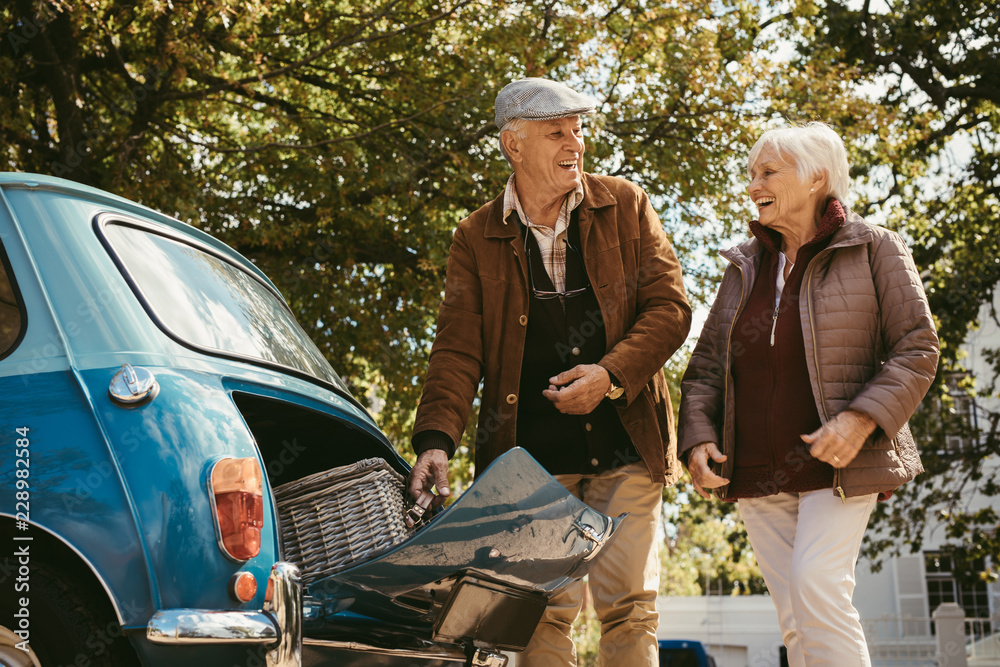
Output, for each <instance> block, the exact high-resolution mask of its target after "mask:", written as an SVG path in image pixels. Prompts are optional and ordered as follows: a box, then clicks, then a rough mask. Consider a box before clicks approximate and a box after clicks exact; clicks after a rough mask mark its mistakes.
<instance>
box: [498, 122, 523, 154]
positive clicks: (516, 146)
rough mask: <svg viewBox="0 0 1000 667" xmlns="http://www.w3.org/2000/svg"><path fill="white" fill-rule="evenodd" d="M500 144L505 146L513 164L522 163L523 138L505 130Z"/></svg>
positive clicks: (501, 135)
mask: <svg viewBox="0 0 1000 667" xmlns="http://www.w3.org/2000/svg"><path fill="white" fill-rule="evenodd" d="M500 143H501V144H503V148H504V150H505V151H507V156H508V157H509V158H510V161H511V162H520V161H521V138H520V137H518V136H517V132H511V131H510V130H504V131H503V132H501V133H500Z"/></svg>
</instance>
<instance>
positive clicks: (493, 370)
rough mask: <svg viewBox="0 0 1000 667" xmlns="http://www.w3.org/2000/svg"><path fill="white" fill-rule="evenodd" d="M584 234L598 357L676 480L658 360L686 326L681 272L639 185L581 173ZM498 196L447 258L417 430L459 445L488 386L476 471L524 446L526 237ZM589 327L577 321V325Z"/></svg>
mask: <svg viewBox="0 0 1000 667" xmlns="http://www.w3.org/2000/svg"><path fill="white" fill-rule="evenodd" d="M583 193H584V194H583V201H582V202H581V203H580V206H579V207H578V209H577V211H578V212H579V225H580V241H581V246H582V248H581V250H582V253H583V258H584V263H585V264H586V267H587V273H588V277H589V279H590V282H591V284H592V285H593V286H594V293H595V295H596V296H597V302H598V304H599V305H600V308H601V315H602V317H603V320H604V327H605V334H606V338H607V353H606V354H605V355H604V357H603V358H602V359H601V360H600V362H599V363H600V365H601V366H603V367H604V368H606V369H607V370H608V371H610V372H611V373H612V374H614V376H615V377H616V378H618V381H619V383H620V384H621V386H622V387H624V389H625V394H624V396H625V401H624V402H625V405H624V406H620V407H619V406H616V407H618V414H619V416H620V417H621V420H622V425H623V426H624V427H625V430H626V431H627V432H628V434H629V436H630V437H631V439H632V443H633V444H634V445H635V448H636V450H637V451H638V452H639V455H640V456H641V457H642V459H643V461H644V462H645V464H646V468H647V469H648V470H649V474H650V478H651V479H652V480H653V481H654V482H655V481H658V482H664V483H666V484H672V483H673V482H674V481H676V479H677V477H679V476H680V473H681V467H680V464H679V463H678V461H677V448H676V439H675V435H674V428H673V411H672V409H671V406H670V396H669V393H668V391H667V383H666V379H665V378H664V375H663V365H664V363H666V361H667V359H669V358H670V355H672V354H673V353H674V352H675V351H676V350H677V348H678V347H680V346H681V344H682V343H683V342H684V340H685V338H686V337H687V334H688V330H689V329H690V327H691V308H690V306H688V302H687V297H686V296H685V293H684V285H683V283H682V281H681V268H680V263H679V262H678V261H677V257H676V256H675V254H674V251H673V248H672V247H671V244H670V241H669V240H668V239H667V236H666V234H665V233H664V232H663V227H662V225H661V223H660V221H659V218H658V217H657V215H656V212H655V211H654V210H653V207H652V205H651V204H650V203H649V198H648V197H647V196H646V193H645V192H643V191H642V189H640V188H639V187H638V186H636V185H634V184H632V183H629V182H628V181H625V180H623V179H620V178H613V177H609V176H596V175H594V174H584V176H583ZM502 213H503V195H502V194H501V195H500V197H498V198H497V199H495V200H493V201H492V202H490V203H488V204H486V205H485V206H483V207H482V208H480V209H479V210H478V211H475V212H474V213H473V214H472V215H470V216H469V217H468V218H466V219H465V220H462V221H461V222H460V223H459V225H458V229H457V230H456V231H455V238H454V241H453V242H452V246H451V250H450V253H449V256H448V272H447V279H446V285H445V297H444V301H443V302H442V303H441V309H440V311H439V312H438V323H437V335H436V337H435V338H434V346H433V348H432V349H431V357H430V364H429V366H428V369H427V375H426V378H425V380H424V388H423V394H422V395H421V397H420V404H419V406H418V407H417V416H416V420H415V423H414V427H413V434H414V439H415V440H416V438H417V436H418V435H419V434H421V433H422V432H426V431H440V432H442V433H444V434H445V435H447V436H448V438H450V439H451V441H452V443H453V444H457V443H459V442H460V441H461V437H462V433H463V432H464V431H465V425H466V422H467V421H468V419H469V412H470V409H471V406H472V401H473V399H474V398H475V395H476V389H477V387H478V386H479V383H480V381H482V383H483V395H482V406H481V407H480V410H479V426H478V429H477V432H476V456H475V459H476V469H477V470H480V471H481V470H484V469H485V467H486V466H487V465H488V464H489V463H490V462H491V461H493V460H494V459H495V458H496V457H498V456H500V454H502V453H504V452H505V451H507V450H509V449H511V448H513V447H515V446H517V433H516V424H517V404H518V395H517V393H518V389H519V381H520V376H521V359H522V357H523V353H524V341H525V333H526V326H527V323H528V287H527V285H528V277H527V265H526V264H525V260H524V258H525V254H524V241H523V239H522V238H521V233H520V230H519V228H518V225H516V224H513V223H511V224H506V223H504V221H503V215H502ZM581 330H582V327H581Z"/></svg>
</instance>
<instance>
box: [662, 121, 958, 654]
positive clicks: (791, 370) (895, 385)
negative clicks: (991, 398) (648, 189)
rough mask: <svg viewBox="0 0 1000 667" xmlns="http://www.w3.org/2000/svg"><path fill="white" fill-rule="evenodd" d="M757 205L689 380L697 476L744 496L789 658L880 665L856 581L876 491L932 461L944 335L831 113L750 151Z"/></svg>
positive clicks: (690, 437)
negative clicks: (916, 433)
mask: <svg viewBox="0 0 1000 667" xmlns="http://www.w3.org/2000/svg"><path fill="white" fill-rule="evenodd" d="M748 175H749V178H750V185H749V187H748V188H747V190H748V192H749V194H750V198H751V200H752V201H753V204H754V206H755V207H756V208H757V213H758V217H759V219H758V220H754V221H752V222H751V223H750V231H751V233H752V235H753V238H752V239H750V240H749V241H746V242H744V243H742V244H741V245H739V246H737V247H735V248H732V249H730V250H727V251H725V252H723V253H722V255H723V256H724V257H725V258H726V259H727V260H729V262H730V266H729V267H728V268H727V270H726V272H725V275H724V276H723V279H722V284H721V286H720V287H719V292H718V294H717V296H716V300H715V303H714V305H713V306H712V310H711V312H710V314H709V316H708V318H707V320H706V323H705V326H704V329H703V330H702V333H701V336H700V338H699V339H698V344H697V346H696V348H695V350H694V353H693V354H692V357H691V362H690V365H689V366H688V369H687V372H686V373H685V374H684V379H683V382H682V390H683V399H682V401H681V407H680V424H679V440H680V444H679V449H680V451H681V454H682V456H683V457H685V460H686V462H687V466H688V470H689V472H690V473H691V478H692V480H693V481H694V486H695V489H696V490H697V491H698V493H700V494H701V495H702V496H704V497H705V498H708V497H709V494H708V492H707V491H706V489H714V491H715V494H716V495H717V496H718V497H719V498H722V499H724V500H737V501H738V502H739V508H740V512H741V514H742V516H743V521H744V523H745V525H746V529H747V534H748V536H749V538H750V543H751V545H752V546H753V549H754V554H755V555H756V557H757V562H758V564H759V565H760V569H761V572H762V573H763V575H764V581H765V582H766V583H767V588H768V590H769V591H770V593H771V597H772V598H773V600H774V604H775V607H776V608H777V610H778V617H779V621H780V623H781V629H782V635H783V638H784V642H785V646H786V647H787V650H788V662H789V664H790V665H792V667H802V666H803V665H810V666H815V665H831V666H835V667H849V666H852V665H869V664H870V661H869V657H868V649H867V646H866V644H865V637H864V634H863V632H862V629H861V624H860V623H859V618H858V613H857V610H855V608H854V606H853V604H852V602H851V597H852V594H853V592H854V584H855V579H854V568H855V564H856V562H857V558H858V552H859V550H860V547H861V539H862V537H863V535H864V532H865V528H866V526H867V524H868V517H869V515H870V514H871V511H872V508H873V507H874V505H875V502H876V500H877V499H879V498H886V497H888V496H889V495H890V494H891V493H892V491H893V489H895V488H896V487H897V486H899V485H900V484H902V483H904V482H907V481H909V480H911V479H913V478H914V477H915V476H916V475H917V474H918V473H920V472H921V471H922V470H923V468H922V466H921V464H920V458H919V456H918V454H917V451H916V447H915V445H914V443H913V440H912V438H910V437H909V428H908V427H907V426H906V422H907V420H908V419H909V417H910V415H911V414H912V413H913V411H914V410H915V409H916V407H917V404H918V403H919V402H920V400H921V399H922V398H923V396H924V393H925V392H926V391H927V389H928V388H929V387H930V384H931V381H932V379H933V378H934V373H935V368H936V366H937V356H938V340H937V334H936V332H935V330H934V324H933V321H932V319H931V314H930V311H929V309H928V306H927V298H926V296H925V295H924V291H923V287H922V286H921V281H920V276H919V275H918V273H917V270H916V268H915V267H914V264H913V261H912V259H911V258H910V255H909V253H908V251H907V249H906V247H905V246H904V245H903V241H902V240H901V239H900V237H899V236H898V235H897V234H895V233H893V232H891V231H888V230H886V229H882V228H880V227H877V226H875V225H872V224H869V223H867V222H865V221H864V220H863V219H862V218H861V217H859V216H858V215H857V214H855V213H854V212H852V211H850V210H848V209H847V208H846V205H845V203H844V202H845V198H846V196H847V193H848V188H849V183H850V181H849V176H848V164H847V155H846V151H845V150H844V144H843V142H842V141H841V139H840V137H839V136H837V134H836V133H835V132H834V131H833V130H831V129H830V128H829V127H828V126H826V125H824V124H822V123H810V124H808V125H805V126H796V127H785V128H781V129H775V130H770V131H768V132H766V133H765V134H764V135H763V136H762V137H761V138H760V140H759V141H758V142H757V143H756V144H755V145H754V147H753V149H752V150H751V151H750V159H749V170H748Z"/></svg>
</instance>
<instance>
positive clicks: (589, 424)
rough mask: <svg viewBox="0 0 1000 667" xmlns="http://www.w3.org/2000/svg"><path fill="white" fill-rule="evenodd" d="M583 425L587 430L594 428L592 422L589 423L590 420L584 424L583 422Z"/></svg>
mask: <svg viewBox="0 0 1000 667" xmlns="http://www.w3.org/2000/svg"><path fill="white" fill-rule="evenodd" d="M583 427H584V428H585V429H587V430H588V431H592V430H594V426H593V424H591V423H590V422H587V423H586V424H584V425H583Z"/></svg>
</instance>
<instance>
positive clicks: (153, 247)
mask: <svg viewBox="0 0 1000 667" xmlns="http://www.w3.org/2000/svg"><path fill="white" fill-rule="evenodd" d="M0 244H2V247H0V664H4V665H36V664H40V665H42V667H51V666H62V665H79V666H99V665H103V666H113V667H125V666H128V665H149V666H158V665H162V666H164V667H166V666H170V667H176V666H177V665H189V666H191V667H196V666H199V665H205V666H208V665H211V666H212V667H230V665H233V666H237V665H240V666H246V667H255V666H261V667H263V666H264V665H268V666H273V667H292V666H298V665H311V664H336V665H355V664H358V665H361V664H363V665H445V664H447V665H455V664H464V665H503V664H504V663H505V661H506V658H505V657H504V655H503V654H502V653H501V651H505V650H507V651H517V650H519V649H521V648H523V647H524V645H525V644H526V642H527V640H528V638H529V637H530V636H531V633H532V632H533V630H534V627H535V625H536V623H537V620H538V618H539V615H540V613H541V610H542V609H543V608H544V605H545V602H546V600H547V598H548V597H550V596H551V594H552V592H553V591H556V590H558V589H559V588H561V587H563V586H565V585H566V584H568V583H569V582H571V581H574V580H576V579H578V578H580V577H582V576H583V575H584V573H585V571H586V567H587V562H588V561H589V560H590V559H592V558H593V557H594V556H595V555H596V554H597V553H598V551H599V550H600V548H601V546H602V545H603V544H604V543H605V542H606V540H607V539H608V538H609V537H610V536H611V534H612V533H613V531H614V528H615V526H616V525H617V519H615V520H612V519H609V518H607V517H605V516H604V515H602V514H599V513H597V512H595V511H593V510H591V509H590V508H588V507H587V506H586V505H583V504H582V503H580V502H579V501H578V500H576V499H575V498H573V497H572V496H570V495H569V494H567V493H566V491H565V490H564V489H563V488H562V487H561V486H560V485H559V484H558V483H556V482H555V481H554V480H553V479H552V478H551V477H550V476H549V475H548V474H546V473H545V471H544V470H542V469H541V468H540V467H539V466H538V464H537V463H536V462H535V461H534V460H533V459H531V457H530V456H528V455H527V454H526V453H525V452H523V451H522V450H514V451H512V452H510V453H509V454H508V455H506V456H505V457H503V458H501V459H499V460H498V461H496V462H495V463H494V464H493V465H492V466H491V467H490V468H489V469H487V470H486V471H484V472H482V473H481V474H480V476H479V479H478V480H477V481H476V482H475V484H473V485H472V486H471V487H470V488H469V489H468V490H467V491H466V492H465V493H464V494H463V495H462V496H461V497H460V498H459V499H457V500H456V501H455V502H454V503H453V504H452V505H450V506H449V507H448V508H447V509H446V510H445V511H443V512H441V513H439V514H438V515H436V516H435V517H434V518H433V519H431V520H430V521H428V522H426V524H425V525H423V526H422V527H419V528H418V529H417V530H415V531H411V532H407V533H405V534H404V535H402V536H401V537H396V538H393V539H391V540H389V541H388V543H387V544H384V545H382V546H381V547H378V548H372V549H369V551H370V553H368V554H367V555H363V556H358V557H354V558H353V559H349V560H348V562H347V564H346V565H343V566H341V567H328V566H329V565H330V563H329V562H327V561H328V560H329V558H330V555H329V554H331V553H343V551H344V547H345V545H347V548H348V551H349V550H350V548H353V547H351V544H352V540H355V539H357V538H356V536H355V535H354V533H355V532H356V530H357V531H360V532H361V533H364V532H365V531H367V532H368V533H369V534H370V533H372V532H373V531H372V525H373V524H378V523H379V522H378V521H375V520H373V519H371V518H369V515H368V514H367V513H365V512H364V511H363V510H368V509H371V508H373V507H374V508H376V509H378V508H382V507H383V503H382V501H371V500H369V501H364V502H363V503H362V505H361V506H360V509H359V508H358V507H355V508H354V509H350V508H345V509H343V510H338V509H336V508H334V507H332V506H331V505H329V504H326V505H324V504H322V503H320V502H319V501H318V500H317V501H316V502H315V503H313V502H312V498H313V496H312V495H310V494H318V495H317V497H319V496H324V494H326V495H325V496H324V499H325V500H329V494H328V493H327V490H328V489H331V488H333V487H334V483H335V482H336V481H337V477H338V476H339V475H340V474H341V473H340V471H342V470H345V469H353V468H356V467H358V466H361V467H365V466H368V465H370V464H371V462H372V461H373V460H374V461H375V462H376V465H379V464H380V465H381V467H382V468H383V471H382V474H383V477H384V476H385V475H386V474H388V475H389V476H390V478H396V482H392V480H391V479H390V482H389V484H388V487H389V488H391V487H392V486H393V484H396V485H397V487H398V478H399V476H401V475H405V474H406V473H407V471H408V466H407V464H406V462H405V461H404V460H403V459H401V458H400V457H399V456H398V455H397V454H396V452H395V450H394V449H393V447H392V445H391V443H390V442H389V441H388V440H387V439H386V437H385V436H384V435H383V434H382V432H381V431H380V430H379V428H378V426H377V425H376V423H375V422H374V420H373V419H372V417H371V415H370V414H369V413H368V412H367V410H366V409H365V408H364V407H363V406H362V405H361V404H360V403H359V402H358V401H357V400H355V399H354V398H353V397H352V396H351V394H350V392H349V391H348V389H347V387H346V386H345V384H344V383H343V381H342V380H341V379H340V378H339V377H338V376H337V374H336V372H334V370H333V368H331V367H330V365H329V363H328V362H327V361H326V359H324V357H323V356H322V355H321V354H320V352H319V351H318V349H317V348H316V346H315V345H314V344H313V343H312V342H311V341H310V340H309V338H308V336H307V335H306V334H305V333H304V331H303V330H302V328H301V327H300V326H299V325H298V324H297V323H296V321H295V318H294V316H293V314H292V312H291V311H290V309H289V308H288V306H287V305H286V304H285V302H284V300H283V299H282V298H281V296H280V295H279V293H278V292H277V290H276V289H275V287H274V285H272V283H271V282H270V281H269V280H268V279H267V277H266V276H264V275H263V274H262V273H261V272H260V271H259V270H258V269H257V268H256V267H255V266H254V265H253V264H252V263H250V262H249V261H247V260H246V259H244V258H243V257H241V256H240V255H238V254H237V253H235V252H234V251H233V250H232V249H230V248H229V247H227V246H226V245H224V244H223V243H221V242H219V241H217V240H215V239H214V238H212V237H210V236H208V235H207V234H204V233H202V232H201V231H199V230H197V229H195V228H193V227H190V226H188V225H186V224H184V223H182V222H179V221H177V220H175V219H172V218H170V217H167V216H165V215H162V214H160V213H157V212H155V211H152V210H150V209H148V208H145V207H143V206H140V205H137V204H135V203H132V202H129V201H127V200H125V199H122V198H120V197H116V196H114V195H111V194H108V193H105V192H101V191H99V190H95V189H93V188H88V187H84V186H80V185H78V184H74V183H71V182H68V181H65V180H61V179H56V178H50V177H46V176H39V175H31V174H14V173H6V174H0ZM330 471H334V472H333V474H332V476H330ZM324 475H327V477H324ZM310 480H311V481H310ZM317 480H318V481H317ZM299 486H302V488H303V489H305V490H300V491H296V490H295V489H297V488H299ZM275 489H279V492H278V497H279V501H278V502H276V500H275V498H276V495H275ZM287 489H291V491H287V492H286V491H283V490H287ZM282 493H286V495H288V494H290V496H292V497H294V499H295V501H296V502H297V506H296V509H294V510H289V509H287V508H285V506H284V505H282V503H281V501H280V498H281V497H282ZM296 494H299V495H297V496H296ZM347 495H351V493H350V492H349V493H348V494H347ZM386 503H388V501H386ZM400 511H402V510H401V509H400ZM282 522H284V528H283V523H282ZM293 523H294V524H295V525H297V526H299V528H300V531H299V533H298V537H297V538H296V540H297V541H296V543H295V545H294V549H293V548H292V547H291V546H290V545H289V544H283V542H287V541H288V540H289V537H288V535H289V534H290V533H289V531H288V529H289V526H290V525H291V524H293ZM331 526H339V527H337V528H331ZM379 530H380V529H378V530H375V531H374V533H375V535H376V537H378V536H379V535H380V533H379ZM300 538H301V539H300ZM292 552H294V557H292V555H291V554H292ZM306 563H310V565H309V567H308V570H306V569H305V565H304V564H306Z"/></svg>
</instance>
